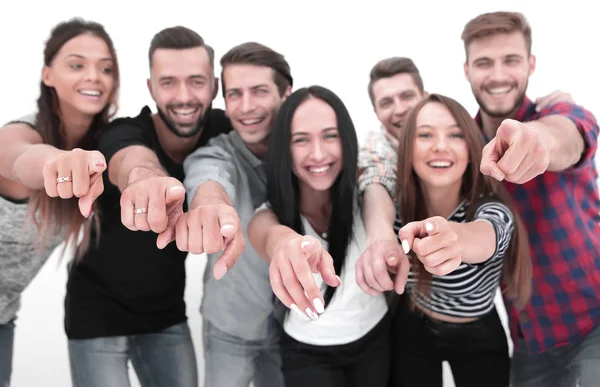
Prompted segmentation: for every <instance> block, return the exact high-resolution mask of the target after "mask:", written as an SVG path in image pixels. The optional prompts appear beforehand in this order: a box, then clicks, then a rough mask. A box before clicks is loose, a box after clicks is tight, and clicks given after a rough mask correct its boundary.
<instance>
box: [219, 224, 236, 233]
mask: <svg viewBox="0 0 600 387" xmlns="http://www.w3.org/2000/svg"><path fill="white" fill-rule="evenodd" d="M234 229H235V227H233V226H232V225H230V224H226V225H224V226H222V227H221V232H224V231H232V230H234Z"/></svg>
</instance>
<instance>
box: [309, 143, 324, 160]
mask: <svg viewBox="0 0 600 387" xmlns="http://www.w3.org/2000/svg"><path fill="white" fill-rule="evenodd" d="M324 155H325V152H323V144H321V141H320V140H317V141H313V146H312V149H311V152H310V156H311V158H312V159H313V160H315V161H320V160H323V156H324Z"/></svg>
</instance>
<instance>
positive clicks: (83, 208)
mask: <svg viewBox="0 0 600 387" xmlns="http://www.w3.org/2000/svg"><path fill="white" fill-rule="evenodd" d="M91 181H92V183H91V185H90V190H89V191H88V193H87V194H85V195H84V196H82V197H81V198H79V202H78V204H79V211H80V212H81V215H83V216H84V217H86V218H88V217H89V216H90V214H91V213H92V205H93V204H94V201H95V200H96V199H97V198H98V196H100V195H101V194H102V192H104V181H103V180H102V174H100V173H98V174H96V175H94V176H92V179H91Z"/></svg>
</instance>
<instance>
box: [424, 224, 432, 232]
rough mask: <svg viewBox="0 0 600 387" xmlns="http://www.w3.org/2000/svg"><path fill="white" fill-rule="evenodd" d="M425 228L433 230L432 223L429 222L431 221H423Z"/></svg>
mask: <svg viewBox="0 0 600 387" xmlns="http://www.w3.org/2000/svg"><path fill="white" fill-rule="evenodd" d="M425 230H427V231H431V230H433V224H431V223H425Z"/></svg>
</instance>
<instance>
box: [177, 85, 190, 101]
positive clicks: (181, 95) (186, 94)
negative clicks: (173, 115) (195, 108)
mask: <svg viewBox="0 0 600 387" xmlns="http://www.w3.org/2000/svg"><path fill="white" fill-rule="evenodd" d="M175 97H176V99H177V101H179V102H181V103H184V104H185V103H187V102H189V101H190V100H191V99H192V93H190V91H189V89H188V86H187V85H186V84H180V85H179V87H178V88H177V95H176V96H175Z"/></svg>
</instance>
